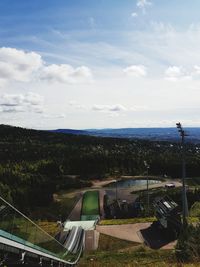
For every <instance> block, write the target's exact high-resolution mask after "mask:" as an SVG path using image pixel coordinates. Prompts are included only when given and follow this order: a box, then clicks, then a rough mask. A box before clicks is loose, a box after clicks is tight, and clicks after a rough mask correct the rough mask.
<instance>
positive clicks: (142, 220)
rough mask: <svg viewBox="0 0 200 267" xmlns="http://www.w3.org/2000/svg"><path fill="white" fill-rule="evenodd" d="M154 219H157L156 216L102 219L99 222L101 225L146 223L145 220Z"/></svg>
mask: <svg viewBox="0 0 200 267" xmlns="http://www.w3.org/2000/svg"><path fill="white" fill-rule="evenodd" d="M154 221H156V218H155V217H147V218H130V219H111V220H101V221H100V222H99V224H100V225H120V224H132V223H145V222H154Z"/></svg>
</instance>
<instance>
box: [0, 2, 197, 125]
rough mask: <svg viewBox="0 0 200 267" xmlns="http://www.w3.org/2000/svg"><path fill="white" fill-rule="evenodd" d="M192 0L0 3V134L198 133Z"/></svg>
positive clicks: (195, 17) (194, 6) (195, 27)
mask: <svg viewBox="0 0 200 267" xmlns="http://www.w3.org/2000/svg"><path fill="white" fill-rule="evenodd" d="M199 10H200V1H199V0H193V1H188V0H163V1H160V0H42V1H41V0H34V1H33V0H19V1H14V0H1V1H0V124H10V125H16V126H22V127H27V128H35V129H56V128H73V129H87V128H127V127H175V123H176V122H178V121H181V122H182V124H183V126H187V127H188V126H189V127H200V17H199Z"/></svg>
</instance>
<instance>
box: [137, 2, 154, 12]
mask: <svg viewBox="0 0 200 267" xmlns="http://www.w3.org/2000/svg"><path fill="white" fill-rule="evenodd" d="M136 5H137V7H138V8H140V9H142V11H143V12H144V13H145V10H146V8H147V7H149V6H151V5H152V2H150V1H148V0H138V1H137V4H136Z"/></svg>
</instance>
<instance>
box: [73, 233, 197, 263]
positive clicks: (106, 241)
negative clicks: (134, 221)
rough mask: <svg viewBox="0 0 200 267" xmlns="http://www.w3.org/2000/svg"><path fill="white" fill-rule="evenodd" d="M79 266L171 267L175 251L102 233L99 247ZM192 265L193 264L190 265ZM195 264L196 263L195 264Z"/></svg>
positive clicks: (174, 260)
mask: <svg viewBox="0 0 200 267" xmlns="http://www.w3.org/2000/svg"><path fill="white" fill-rule="evenodd" d="M78 266H79V267H125V266H126V267H132V266H134V267H135V266H137V267H140V266H150V267H169V266H181V265H176V259H175V255H174V252H173V251H171V250H169V251H160V250H159V251H158V250H151V249H148V248H146V247H144V246H143V245H139V244H138V243H134V242H129V241H125V240H120V239H118V238H114V237H110V236H107V235H103V234H101V235H100V240H99V248H98V250H97V251H95V252H90V253H88V254H84V257H83V258H82V259H81V261H80V263H79V264H78ZM189 266H192V265H188V267H189ZM193 266H194V265H193Z"/></svg>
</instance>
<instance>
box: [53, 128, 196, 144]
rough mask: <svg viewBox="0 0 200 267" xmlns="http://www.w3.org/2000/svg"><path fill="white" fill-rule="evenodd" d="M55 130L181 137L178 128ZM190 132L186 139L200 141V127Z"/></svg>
mask: <svg viewBox="0 0 200 267" xmlns="http://www.w3.org/2000/svg"><path fill="white" fill-rule="evenodd" d="M53 131H54V132H60V133H67V134H77V135H90V136H99V137H115V138H129V139H147V140H151V141H178V140H180V137H179V135H178V132H177V129H176V128H175V127H174V128H119V129H86V130H72V129H57V130H53ZM185 131H186V133H187V134H188V136H187V138H186V141H189V142H194V143H199V142H200V128H185Z"/></svg>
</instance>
